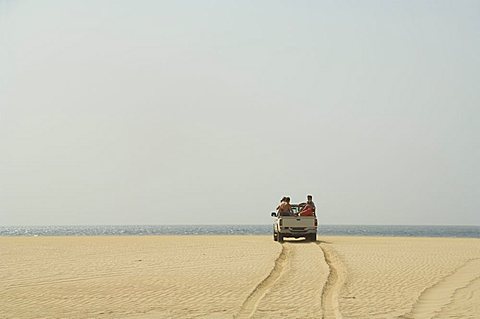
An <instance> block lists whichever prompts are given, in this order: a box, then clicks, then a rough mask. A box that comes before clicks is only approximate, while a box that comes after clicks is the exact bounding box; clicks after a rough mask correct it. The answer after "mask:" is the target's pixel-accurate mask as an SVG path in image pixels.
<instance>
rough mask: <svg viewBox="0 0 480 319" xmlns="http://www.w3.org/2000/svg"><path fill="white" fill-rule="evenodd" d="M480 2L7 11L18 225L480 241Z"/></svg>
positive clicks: (1, 10) (2, 127)
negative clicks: (408, 231) (450, 233)
mask: <svg viewBox="0 0 480 319" xmlns="http://www.w3.org/2000/svg"><path fill="white" fill-rule="evenodd" d="M479 116H480V2H479V1H453V0H452V1H383V0H382V1H277V0H276V1H226V0H222V1H168V2H167V1H113V0H112V1H85V0H82V1H49V0H46V1H5V0H0V225H46V224H236V223H238V224H266V223H269V222H270V217H269V213H270V212H271V211H272V210H273V209H274V208H275V207H276V205H277V204H278V201H279V199H280V198H281V197H282V196H284V195H289V196H290V197H292V199H293V201H294V202H298V201H303V200H304V198H305V195H306V194H307V193H311V194H313V196H314V201H315V202H316V204H317V207H318V211H319V215H320V222H321V223H325V224H463V225H468V224H473V225H480V212H479V208H480V170H479V163H480V142H479V137H480V120H479V119H480V117H479Z"/></svg>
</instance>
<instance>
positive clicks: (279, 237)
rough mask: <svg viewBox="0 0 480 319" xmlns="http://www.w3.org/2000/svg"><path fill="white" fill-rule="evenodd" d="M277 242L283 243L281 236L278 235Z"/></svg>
mask: <svg viewBox="0 0 480 319" xmlns="http://www.w3.org/2000/svg"><path fill="white" fill-rule="evenodd" d="M278 241H279V242H281V243H283V235H282V234H278Z"/></svg>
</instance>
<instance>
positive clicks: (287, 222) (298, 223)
mask: <svg viewBox="0 0 480 319" xmlns="http://www.w3.org/2000/svg"><path fill="white" fill-rule="evenodd" d="M291 206H292V215H289V216H277V213H276V212H272V217H275V220H274V223H273V240H274V241H279V242H283V239H284V238H285V237H293V238H300V237H304V238H305V239H306V240H309V241H316V240H317V225H318V222H317V217H316V216H315V215H314V216H298V212H299V211H300V208H301V207H303V205H302V204H300V205H297V204H293V205H291Z"/></svg>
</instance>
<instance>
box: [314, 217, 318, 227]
mask: <svg viewBox="0 0 480 319" xmlns="http://www.w3.org/2000/svg"><path fill="white" fill-rule="evenodd" d="M317 226H318V221H317V219H316V218H315V227H317Z"/></svg>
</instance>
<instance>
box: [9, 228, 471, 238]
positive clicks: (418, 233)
mask: <svg viewBox="0 0 480 319" xmlns="http://www.w3.org/2000/svg"><path fill="white" fill-rule="evenodd" d="M271 233H272V226H271V225H175V226H161V225H158V226H155V225H111V226H0V236H118V235H122V236H134V235H269V234H271ZM318 234H319V236H321V235H325V236H327V235H348V236H402V237H470V238H480V226H399V225H396V226H378V225H375V226H374V225H320V226H319V227H318Z"/></svg>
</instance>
